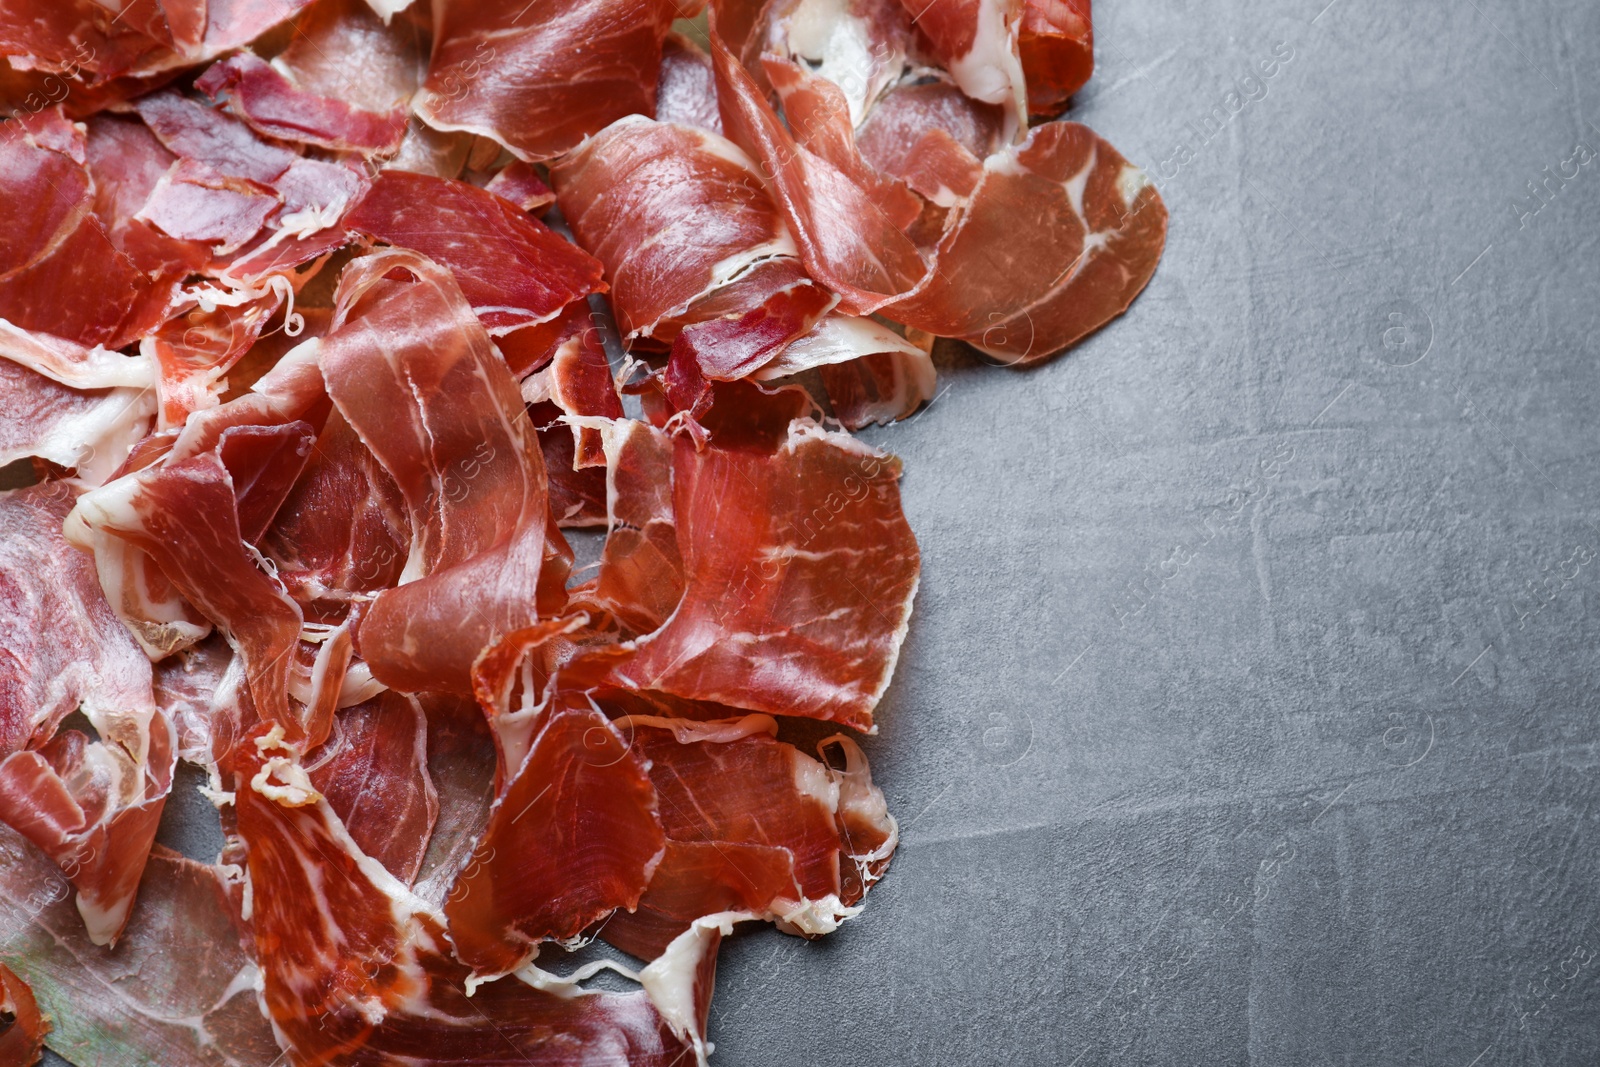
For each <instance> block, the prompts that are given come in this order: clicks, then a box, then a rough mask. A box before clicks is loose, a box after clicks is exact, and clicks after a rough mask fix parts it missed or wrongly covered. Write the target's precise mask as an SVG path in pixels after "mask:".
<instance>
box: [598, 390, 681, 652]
mask: <svg viewBox="0 0 1600 1067" xmlns="http://www.w3.org/2000/svg"><path fill="white" fill-rule="evenodd" d="M604 440H605V451H606V500H607V501H608V504H609V514H608V521H607V529H606V543H605V548H604V550H603V553H602V555H601V557H600V573H599V575H598V576H597V578H596V580H595V585H594V589H593V590H592V591H590V592H589V594H588V602H589V603H591V604H594V605H597V606H599V607H600V608H601V609H603V610H604V611H606V612H608V613H610V614H611V615H612V616H614V617H615V618H616V619H617V620H618V621H619V622H620V623H621V624H622V626H623V628H624V630H625V631H627V632H630V633H631V634H632V635H640V634H647V633H650V632H652V631H654V630H657V629H659V628H660V626H661V624H662V623H663V622H665V621H666V620H667V617H668V616H669V615H671V614H672V611H673V609H674V608H676V607H677V606H678V601H679V600H680V599H681V598H682V596H683V590H684V584H685V583H684V574H683V557H682V555H681V553H680V552H679V551H678V528H677V524H676V522H675V520H674V518H673V507H672V456H673V445H672V439H671V438H670V437H668V436H667V435H666V434H664V433H662V432H661V431H660V430H657V429H655V428H654V427H652V426H651V425H650V424H649V423H645V422H638V421H634V420H629V421H626V422H618V423H616V424H614V425H613V426H611V427H608V428H607V430H606V432H605V438H604Z"/></svg>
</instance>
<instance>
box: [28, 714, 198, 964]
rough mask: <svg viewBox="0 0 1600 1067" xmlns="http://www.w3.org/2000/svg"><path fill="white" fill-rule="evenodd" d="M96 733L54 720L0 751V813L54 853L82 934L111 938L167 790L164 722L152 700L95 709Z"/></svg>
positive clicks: (118, 929)
mask: <svg viewBox="0 0 1600 1067" xmlns="http://www.w3.org/2000/svg"><path fill="white" fill-rule="evenodd" d="M92 721H93V722H94V724H95V726H96V728H97V729H98V730H99V732H100V735H101V737H100V738H99V739H91V738H90V737H89V736H88V735H87V734H85V733H83V732H82V731H80V730H63V731H61V732H59V733H57V734H56V735H55V736H54V737H53V738H51V739H50V740H49V741H48V742H46V743H45V744H43V745H41V746H40V747H39V748H38V749H35V750H29V751H26V752H13V753H12V754H11V755H10V756H7V757H6V758H5V759H4V760H3V761H0V820H4V821H5V822H6V823H8V824H9V825H10V826H11V827H12V828H14V829H15V830H17V831H18V832H19V833H21V834H22V835H23V836H24V837H26V838H27V839H28V840H29V841H30V842H32V843H33V844H34V845H35V846H36V847H37V848H38V849H39V850H40V851H41V852H43V853H44V854H45V855H47V856H49V857H50V858H51V859H52V860H54V861H55V863H56V865H57V866H58V867H60V868H61V871H62V873H63V874H65V875H66V876H67V880H68V881H69V882H71V883H72V887H73V889H74V890H76V894H77V905H78V914H79V915H81V916H82V917H83V924H84V928H85V929H86V930H87V931H88V934H89V940H91V941H93V942H94V943H95V944H97V945H111V944H115V943H116V940H117V937H118V936H119V935H120V934H121V933H122V928H123V927H124V926H125V925H126V924H127V921H128V915H129V913H130V912H131V911H132V909H133V902H134V896H135V894H136V893H137V892H138V889H139V879H140V877H141V876H142V875H143V874H144V867H145V861H146V859H147V858H148V857H149V854H150V846H151V844H153V843H154V841H155V837H156V825H157V823H159V822H160V820H161V809H162V808H163V807H164V806H165V805H166V802H167V794H168V793H169V792H170V791H171V790H172V769H173V764H174V762H175V761H176V758H177V753H176V751H175V748H176V745H175V740H176V739H175V738H174V736H173V732H172V724H171V723H169V722H168V721H167V717H166V716H165V715H164V714H162V713H161V712H160V711H158V710H156V709H155V708H154V707H153V706H150V705H146V706H145V708H144V709H142V710H128V711H118V712H115V713H109V714H104V713H103V714H96V715H95V716H94V718H93V720H92Z"/></svg>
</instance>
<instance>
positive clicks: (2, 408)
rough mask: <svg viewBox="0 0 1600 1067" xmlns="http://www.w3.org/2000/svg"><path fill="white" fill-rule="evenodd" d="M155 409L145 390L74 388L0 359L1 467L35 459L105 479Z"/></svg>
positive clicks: (90, 478)
mask: <svg viewBox="0 0 1600 1067" xmlns="http://www.w3.org/2000/svg"><path fill="white" fill-rule="evenodd" d="M155 410H156V402H155V395H154V391H153V390H151V389H149V388H144V389H135V388H131V387H130V388H119V389H74V388H71V387H69V386H65V385H61V384H60V383H59V382H56V381H54V380H52V379H50V378H47V377H45V376H44V375H42V374H35V373H34V372H33V371H31V370H29V369H27V368H26V367H24V366H21V365H19V364H16V363H13V362H11V361H10V360H8V359H5V358H3V356H0V413H3V415H4V418H3V419H0V463H10V462H12V461H14V460H18V459H26V458H29V457H37V458H39V459H46V460H49V461H50V462H51V463H55V464H57V465H59V466H61V467H64V468H67V469H72V470H76V471H77V473H78V475H79V477H81V478H83V479H85V480H86V481H89V482H100V481H104V480H105V478H106V477H107V476H108V475H110V473H111V472H112V471H113V470H115V469H116V468H117V466H118V465H119V464H121V462H122V461H123V459H124V458H125V457H126V456H127V454H128V451H129V449H131V448H132V447H133V444H134V442H136V441H138V440H139V439H140V438H141V437H143V436H144V434H145V433H146V431H147V430H148V428H149V426H150V418H151V416H152V415H154V414H155Z"/></svg>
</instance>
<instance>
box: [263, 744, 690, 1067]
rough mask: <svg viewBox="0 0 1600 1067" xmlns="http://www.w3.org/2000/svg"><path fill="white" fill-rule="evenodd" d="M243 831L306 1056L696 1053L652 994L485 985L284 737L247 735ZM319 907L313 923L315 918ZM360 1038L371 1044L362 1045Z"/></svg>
mask: <svg viewBox="0 0 1600 1067" xmlns="http://www.w3.org/2000/svg"><path fill="white" fill-rule="evenodd" d="M241 747H242V749H243V750H244V751H243V752H242V753H241V756H240V764H241V772H240V776H239V791H238V800H237V805H238V812H239V832H240V835H241V837H242V838H243V840H244V842H245V843H246V845H247V849H248V852H247V855H248V862H249V871H250V881H251V888H252V898H253V901H254V907H253V910H252V919H251V926H252V930H253V933H254V938H255V944H256V952H257V956H258V958H259V960H260V961H261V966H262V972H263V974H262V977H263V982H264V985H263V993H262V996H263V999H264V1003H265V1005H266V1008H267V1011H268V1014H269V1015H270V1017H271V1019H272V1022H273V1027H274V1030H275V1032H276V1033H277V1035H278V1038H279V1040H280V1041H281V1042H282V1043H283V1044H284V1046H285V1047H287V1048H292V1049H294V1050H296V1054H297V1055H298V1056H299V1057H300V1058H302V1059H303V1060H305V1061H306V1062H317V1063H326V1062H352V1063H354V1062H360V1063H372V1064H379V1063H395V1062H405V1063H408V1064H413V1065H418V1067H425V1065H438V1067H445V1065H449V1064H460V1063H469V1062H470V1063H475V1064H478V1063H481V1064H504V1065H507V1067H510V1065H512V1064H522V1063H527V1062H537V1063H540V1064H551V1065H564V1064H571V1065H574V1067H576V1065H580V1064H581V1065H584V1067H668V1065H671V1064H682V1063H685V1062H695V1061H694V1053H693V1051H692V1047H691V1046H689V1045H686V1043H685V1040H684V1039H683V1038H680V1037H679V1036H677V1035H676V1034H675V1033H674V1031H673V1027H672V1026H671V1025H670V1024H669V1022H668V1020H667V1019H665V1018H663V1016H662V1014H661V1013H660V1012H659V1011H658V1010H657V1008H656V1006H655V1004H654V1003H653V1002H652V998H651V995H650V994H649V993H646V992H636V993H609V992H584V991H579V990H576V989H571V990H568V991H567V992H568V994H569V995H565V996H563V995H558V994H556V993H553V992H547V991H545V990H542V989H538V988H534V987H533V986H531V985H529V984H528V983H526V982H524V981H522V980H521V979H520V978H519V977H516V976H512V977H507V978H503V979H500V980H498V981H492V982H489V983H487V984H482V985H478V986H477V987H476V989H475V990H474V991H473V993H472V996H471V998H470V999H469V998H468V996H467V988H468V985H467V983H468V980H469V978H470V977H471V971H470V970H469V969H468V968H467V967H466V966H464V965H463V964H461V963H459V962H457V961H456V960H454V959H453V958H451V956H450V954H449V952H450V943H449V941H448V940H447V937H446V933H445V926H444V923H443V921H442V916H440V915H439V914H438V913H437V912H436V911H434V910H433V909H432V908H430V907H429V906H428V905H427V904H426V903H425V902H424V901H422V900H421V899H420V898H418V897H416V896H414V895H413V894H411V893H410V892H409V891H408V890H407V889H406V888H405V886H404V885H402V884H401V883H400V882H399V881H397V880H396V879H395V878H393V877H392V876H391V875H389V874H388V872H386V871H384V870H383V868H382V867H381V866H380V865H379V864H377V863H376V862H374V861H373V860H372V859H370V858H369V857H367V856H365V855H363V854H362V853H361V851H360V850H359V848H357V846H356V845H355V843H354V842H353V841H352V840H351V838H350V835H349V834H348V832H346V830H345V828H344V826H343V825H342V824H341V823H340V822H339V819H338V817H337V816H336V815H334V813H333V811H332V809H331V808H330V807H329V806H328V804H327V802H326V801H325V800H322V799H321V797H320V796H319V795H318V794H317V793H316V791H315V790H314V789H312V788H311V785H310V782H309V780H308V779H307V778H306V776H305V772H304V771H303V770H302V769H301V768H300V767H299V765H298V764H296V763H295V762H294V759H293V757H292V755H282V754H281V753H282V752H283V751H284V750H282V749H280V748H277V747H276V746H275V744H274V742H273V740H272V737H271V735H267V736H263V737H260V738H258V739H257V741H256V743H254V744H250V743H247V744H245V745H243V746H241ZM313 916H316V917H317V918H316V920H315V921H308V920H310V919H311V917H313ZM357 1050H359V1051H357Z"/></svg>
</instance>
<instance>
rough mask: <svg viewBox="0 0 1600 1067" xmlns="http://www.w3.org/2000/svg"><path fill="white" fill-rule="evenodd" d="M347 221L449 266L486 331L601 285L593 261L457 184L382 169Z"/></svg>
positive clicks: (537, 318) (481, 192)
mask: <svg viewBox="0 0 1600 1067" xmlns="http://www.w3.org/2000/svg"><path fill="white" fill-rule="evenodd" d="M346 225H348V226H349V227H350V228H351V229H354V230H359V231H361V232H363V233H366V234H368V235H370V236H372V237H374V238H376V239H378V240H380V241H384V242H386V243H388V244H391V245H396V246H398V247H400V248H409V249H411V250H412V251H414V252H420V253H421V254H422V255H425V256H427V257H428V258H429V259H432V260H433V261H434V262H436V263H438V264H439V265H441V266H443V267H448V268H449V269H450V271H451V273H452V274H453V275H454V276H455V279H456V284H457V285H459V286H460V287H461V292H462V293H463V295H465V296H466V298H467V300H468V301H469V302H470V303H471V304H472V308H473V310H474V311H475V312H476V313H477V315H478V317H479V319H480V320H481V321H482V322H483V324H484V327H485V328H486V329H488V330H489V332H490V333H491V334H496V335H498V334H505V333H508V332H510V331H513V330H517V329H520V328H522V327H527V326H532V325H537V324H539V323H543V322H549V321H550V320H552V319H554V318H555V317H556V315H557V314H559V313H560V312H561V310H562V309H563V308H565V307H566V306H567V305H568V304H570V303H572V302H573V301H575V300H579V299H581V298H583V297H585V296H587V295H588V294H590V293H592V292H596V291H597V290H599V289H601V288H602V286H601V284H600V273H601V266H600V264H599V263H598V262H597V261H596V260H594V259H593V258H592V257H590V256H588V255H585V254H584V252H583V251H582V250H581V249H579V248H575V247H574V246H573V245H572V244H571V242H569V241H564V240H562V239H561V238H560V237H558V236H556V235H555V234H554V233H553V232H551V230H550V228H549V227H548V226H545V225H544V224H543V223H541V222H539V221H538V220H537V219H531V218H529V217H528V216H527V215H526V214H525V213H524V211H523V210H521V209H519V207H518V206H517V205H515V204H513V203H511V202H510V201H508V200H506V199H505V198H504V197H501V196H498V195H496V194H495V193H493V192H490V191H488V190H485V189H479V188H477V187H476V186H473V185H470V184H468V183H467V182H463V181H454V180H450V179H445V178H433V177H429V176H427V175H424V174H411V173H407V172H405V171H386V172H384V173H383V174H382V175H381V176H379V178H378V179H377V181H375V182H374V183H373V186H372V190H371V192H369V193H368V194H367V196H366V198H365V199H364V200H363V201H362V202H361V204H360V206H359V207H357V208H356V210H355V211H354V212H352V213H351V215H350V217H349V218H348V219H347V220H346Z"/></svg>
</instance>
